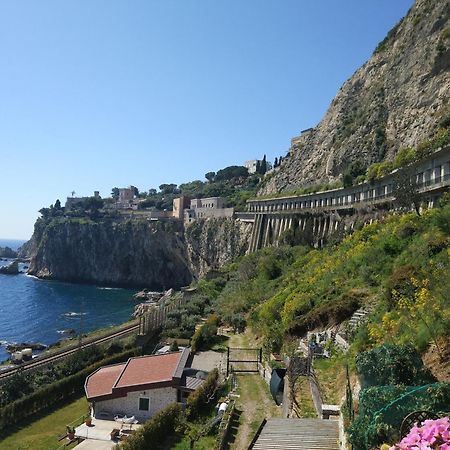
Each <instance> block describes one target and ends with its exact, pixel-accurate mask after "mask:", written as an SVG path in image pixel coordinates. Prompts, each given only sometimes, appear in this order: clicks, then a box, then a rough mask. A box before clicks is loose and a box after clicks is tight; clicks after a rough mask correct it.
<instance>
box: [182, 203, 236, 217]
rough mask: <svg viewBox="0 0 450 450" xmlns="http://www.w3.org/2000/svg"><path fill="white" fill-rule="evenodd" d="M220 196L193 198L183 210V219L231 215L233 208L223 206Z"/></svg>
mask: <svg viewBox="0 0 450 450" xmlns="http://www.w3.org/2000/svg"><path fill="white" fill-rule="evenodd" d="M224 205H225V199H223V198H222V197H209V198H194V199H192V200H191V205H190V208H189V209H185V210H184V221H185V222H186V223H190V222H193V221H194V220H197V219H209V218H227V217H233V215H234V208H225V207H224Z"/></svg>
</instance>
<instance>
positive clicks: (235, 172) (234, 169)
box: [215, 166, 248, 181]
mask: <svg viewBox="0 0 450 450" xmlns="http://www.w3.org/2000/svg"><path fill="white" fill-rule="evenodd" d="M239 177H244V178H247V177H248V169H247V168H246V167H244V166H228V167H225V168H224V169H221V170H219V171H218V172H217V174H216V178H215V181H228V180H232V179H233V178H239Z"/></svg>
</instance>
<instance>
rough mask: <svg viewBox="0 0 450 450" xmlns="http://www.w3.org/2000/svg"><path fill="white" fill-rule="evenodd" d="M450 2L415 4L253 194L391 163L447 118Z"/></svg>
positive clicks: (420, 0)
mask: <svg viewBox="0 0 450 450" xmlns="http://www.w3.org/2000/svg"><path fill="white" fill-rule="evenodd" d="M449 22H450V2H449V1H448V0H416V2H415V4H414V6H413V7H412V8H411V10H410V11H409V12H408V14H407V15H406V17H405V18H404V19H403V20H402V21H401V22H400V23H399V24H398V25H397V26H396V27H394V28H393V29H392V30H391V31H390V32H389V33H388V35H387V37H386V39H385V40H384V41H383V42H382V43H380V45H379V46H378V47H377V49H376V50H375V52H374V54H373V56H372V57H371V58H370V59H369V60H368V61H367V62H366V63H365V64H364V65H363V66H362V67H361V68H360V69H358V70H357V71H356V73H355V74H354V75H353V76H352V77H351V78H350V79H349V80H347V81H346V82H345V83H344V85H343V86H342V87H341V89H340V90H339V92H338V93H337V95H336V97H335V98H334V100H333V101H332V103H331V105H330V107H329V109H328V111H327V113H326V114H325V117H324V118H323V119H322V121H321V122H320V123H319V124H318V125H317V126H316V127H315V128H314V129H312V130H311V131H310V132H307V133H304V134H303V135H302V136H300V137H298V138H294V139H293V140H292V145H291V148H290V152H289V154H290V156H289V157H288V158H286V159H285V160H284V161H283V163H282V165H281V167H280V168H279V169H278V170H277V171H276V172H275V173H274V175H273V176H272V177H271V178H270V179H269V180H268V181H267V182H266V184H265V186H264V187H263V188H262V189H261V191H260V194H271V193H274V192H280V191H289V190H292V189H295V188H298V187H301V186H307V185H314V184H317V183H321V182H333V181H336V180H337V179H339V177H340V175H341V174H342V173H343V171H344V170H345V169H346V168H347V167H348V166H349V165H350V164H351V163H352V162H355V161H360V162H361V163H362V165H363V166H364V167H367V166H369V165H370V164H372V163H374V162H378V161H382V160H386V159H392V158H393V156H395V154H396V153H397V152H398V150H399V149H401V148H405V147H415V146H416V145H417V144H418V143H420V142H421V141H423V140H424V139H427V138H428V137H430V136H431V135H433V134H434V133H435V132H436V130H437V128H438V122H439V119H440V118H441V117H442V116H443V115H445V114H448V113H449V112H450V108H449V103H450V102H449V100H450V72H449V69H450V23H449Z"/></svg>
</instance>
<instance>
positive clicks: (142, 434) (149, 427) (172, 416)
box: [116, 403, 182, 450]
mask: <svg viewBox="0 0 450 450" xmlns="http://www.w3.org/2000/svg"><path fill="white" fill-rule="evenodd" d="M181 416H182V411H181V405H180V404H179V403H172V404H171V405H169V406H167V407H166V408H164V409H163V410H161V411H159V412H158V413H157V414H156V415H154V416H153V417H152V418H151V419H150V420H148V421H147V422H145V424H144V425H143V426H142V427H141V428H139V429H138V430H137V431H136V432H135V433H133V434H132V435H130V436H129V437H128V439H127V440H126V441H125V442H124V443H123V444H121V445H120V447H119V446H117V447H116V448H118V449H122V450H152V449H155V450H157V449H160V448H161V444H163V443H164V441H165V440H166V439H167V437H168V436H171V435H173V434H174V431H175V428H176V427H177V426H178V424H179V423H180V421H181Z"/></svg>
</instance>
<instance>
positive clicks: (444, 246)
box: [209, 196, 450, 380]
mask: <svg viewBox="0 0 450 450" xmlns="http://www.w3.org/2000/svg"><path fill="white" fill-rule="evenodd" d="M445 198H446V199H447V200H443V203H444V202H445V201H447V204H444V205H443V206H441V207H440V208H436V209H433V210H429V211H426V212H425V213H424V214H423V215H422V216H418V215H416V214H413V213H410V214H405V215H397V214H395V215H390V216H387V217H386V218H384V219H382V220H379V221H375V222H373V223H372V224H368V225H365V226H363V227H362V228H360V229H359V230H357V231H355V232H354V233H353V234H352V235H350V236H348V237H347V238H346V239H344V241H343V242H342V243H340V244H336V245H335V246H332V247H326V248H324V249H321V250H317V249H311V248H309V247H302V246H297V247H278V248H273V247H272V248H265V249H262V250H259V251H258V252H256V253H253V254H251V255H247V256H244V257H243V258H241V259H240V260H238V261H237V262H235V263H234V264H232V265H230V266H228V267H227V268H226V269H224V272H225V273H224V274H223V277H222V279H217V280H216V281H214V280H213V281H211V282H209V283H211V289H212V290H214V287H215V288H216V289H219V290H220V293H219V294H215V296H216V297H217V299H216V301H215V305H214V308H215V310H216V313H217V314H218V316H219V317H221V318H222V319H223V320H225V321H226V322H228V323H230V324H231V325H233V324H242V323H244V322H247V323H248V324H250V325H251V326H252V328H253V329H254V330H255V331H256V332H257V333H258V334H259V335H260V336H261V337H262V338H263V342H264V347H265V350H266V351H267V352H278V351H280V349H281V348H282V346H283V345H284V344H286V342H287V340H289V337H291V336H302V335H305V334H306V332H307V331H311V330H317V329H324V328H327V327H335V329H336V327H337V326H340V327H341V329H342V330H345V329H346V327H345V323H346V321H347V320H348V319H349V318H350V317H351V315H352V314H353V312H354V311H356V310H357V309H358V308H360V307H366V308H369V309H373V312H372V314H371V315H370V316H369V322H368V324H367V326H364V327H362V328H360V330H359V332H358V334H357V335H356V336H353V337H352V338H351V340H352V342H353V344H354V347H355V350H357V351H363V350H366V349H368V348H371V347H373V346H376V345H380V344H383V343H397V344H398V343H411V344H413V345H414V346H415V347H416V349H417V350H419V351H420V352H425V351H427V349H429V348H430V346H432V345H437V346H438V348H439V349H440V351H441V352H443V351H444V349H446V343H448V342H447V340H448V330H449V329H450V316H449V312H450V304H449V301H450V298H449V296H448V280H450V259H449V257H450V253H449V250H450V202H449V197H448V196H446V197H445ZM224 279H226V280H228V281H227V282H226V283H223V281H224ZM218 287H219V288H218ZM446 360H447V361H448V355H447V356H446ZM444 366H445V364H444ZM445 378H446V379H447V380H450V373H448V368H447V369H446V375H445Z"/></svg>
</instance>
